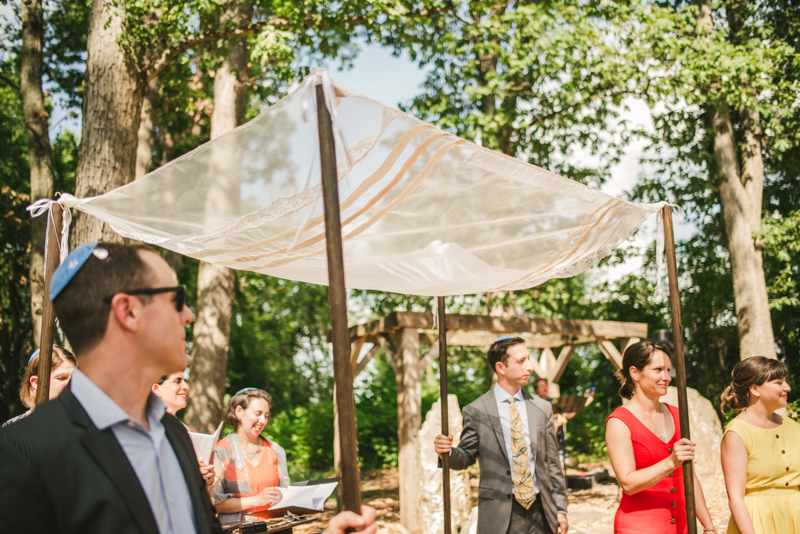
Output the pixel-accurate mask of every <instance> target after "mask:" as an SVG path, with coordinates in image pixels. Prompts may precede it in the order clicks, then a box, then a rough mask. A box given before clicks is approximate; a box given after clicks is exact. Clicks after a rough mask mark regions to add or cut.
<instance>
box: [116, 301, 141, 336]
mask: <svg viewBox="0 0 800 534" xmlns="http://www.w3.org/2000/svg"><path fill="white" fill-rule="evenodd" d="M141 309H142V303H141V301H140V300H139V299H137V298H135V297H132V296H130V295H126V294H125V293H117V294H116V295H114V297H113V298H112V299H111V318H112V319H113V320H114V321H115V322H116V323H118V324H119V325H120V327H121V328H122V329H124V330H129V331H132V332H137V331H138V330H139V318H140V315H141Z"/></svg>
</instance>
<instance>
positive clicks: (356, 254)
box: [60, 72, 664, 296]
mask: <svg viewBox="0 0 800 534" xmlns="http://www.w3.org/2000/svg"><path fill="white" fill-rule="evenodd" d="M322 74H323V75H324V76H325V78H326V79H327V75H326V74H325V73H324V72H323V73H322ZM319 76H320V73H319V72H316V73H314V74H313V75H312V76H310V77H309V78H308V79H307V80H306V81H305V82H304V83H303V84H302V85H301V86H300V87H299V88H298V89H297V90H295V91H294V92H292V93H291V94H290V95H288V96H287V97H285V98H284V99H282V100H281V101H280V102H278V103H277V104H275V105H274V106H272V107H270V108H269V109H267V110H266V111H264V112H263V113H262V114H261V115H259V116H258V117H256V118H255V119H253V120H251V121H250V122H248V123H247V124H245V125H243V126H241V127H239V128H237V129H236V130H234V131H232V132H230V133H228V134H226V135H223V136H220V137H218V138H216V139H214V140H212V141H210V142H208V143H206V144H205V145H203V146H201V147H199V148H197V149H196V150H194V151H192V152H190V153H188V154H186V155H184V156H182V157H180V158H178V159H176V160H174V161H172V162H171V163H169V164H167V165H165V166H163V167H161V168H159V169H158V170H156V171H154V172H152V173H150V174H148V175H147V176H145V177H143V178H141V179H139V180H137V181H136V182H133V183H131V184H128V185H126V186H124V187H120V188H118V189H115V190H113V191H111V192H109V193H106V194H104V195H100V196H97V197H92V198H85V199H77V198H75V197H71V196H69V195H65V196H64V197H62V199H61V200H60V203H61V204H62V205H64V206H65V207H73V208H76V209H79V210H81V211H84V212H86V213H89V214H91V215H93V216H95V217H97V218H99V219H101V220H103V221H105V222H107V223H109V224H110V225H112V226H113V228H114V229H115V230H116V231H117V232H118V233H119V234H120V235H122V236H124V237H128V238H132V239H136V240H140V241H144V242H146V243H151V244H155V245H159V246H162V247H164V248H167V249H170V250H173V251H175V252H178V253H180V254H184V255H186V256H191V257H193V258H197V259H200V260H203V261H206V262H210V263H215V264H218V265H224V266H227V267H231V268H233V269H242V270H248V271H255V272H259V273H264V274H268V275H270V276H276V277H280V278H286V279H291V280H299V281H304V282H311V283H315V284H327V283H328V270H327V260H326V243H325V225H324V220H323V205H322V198H321V197H322V191H321V186H320V185H319V184H320V182H319V175H320V161H319V145H318V133H317V122H316V110H315V105H316V104H315V100H314V94H315V93H314V91H315V89H314V86H315V82H314V80H313V79H314V78H317V77H319ZM330 87H331V86H330V85H328V89H329V91H328V96H329V97H330V100H331V102H329V104H328V107H329V108H331V107H332V106H333V105H335V108H334V110H333V113H332V115H333V123H334V132H335V134H336V145H337V161H338V166H339V168H338V171H339V172H338V174H339V177H338V178H339V199H340V209H341V222H342V238H343V243H344V259H345V275H346V286H347V287H349V288H358V289H377V290H383V291H392V292H396V293H405V294H413V295H433V296H446V295H457V294H471V293H480V292H486V291H497V290H514V289H524V288H528V287H533V286H536V285H539V284H541V283H543V282H545V281H547V280H549V279H551V278H563V277H568V276H573V275H576V274H578V273H580V272H582V271H584V270H585V269H587V268H588V267H590V266H591V265H593V264H595V263H596V262H598V261H599V260H600V259H602V258H603V257H605V256H606V255H608V254H609V253H610V252H611V251H612V250H613V249H614V248H615V247H616V246H618V245H619V244H620V243H621V242H622V241H624V240H625V239H627V238H628V237H629V236H631V235H632V234H633V233H634V232H635V231H636V230H637V229H638V228H639V226H640V225H641V224H642V222H643V221H644V220H645V219H646V218H647V217H648V216H649V215H650V214H651V213H654V212H656V211H658V210H660V209H661V208H662V207H663V206H664V204H637V203H632V202H627V201H625V200H620V199H617V198H614V197H611V196H609V195H606V194H604V193H601V192H600V191H597V190H595V189H592V188H589V187H586V186H584V185H581V184H579V183H577V182H574V181H572V180H569V179H567V178H563V177H561V176H558V175H556V174H553V173H551V172H548V171H546V170H544V169H541V168H538V167H536V166H533V165H529V164H527V163H524V162H522V161H519V160H517V159H514V158H511V157H508V156H504V155H502V154H499V153H497V152H494V151H492V150H488V149H485V148H483V147H480V146H478V145H476V144H474V143H471V142H469V141H466V140H464V139H461V138H459V137H456V136H454V135H452V134H450V133H447V132H445V131H442V130H440V129H438V128H436V127H435V126H433V125H431V124H427V123H425V122H423V121H421V120H418V119H415V118H414V117H411V116H409V115H407V114H405V113H402V112H400V111H398V110H396V109H392V108H389V107H387V106H384V105H382V104H379V103H377V102H375V101H373V100H370V99H369V98H365V97H363V96H361V95H359V94H357V93H355V92H353V91H351V90H349V89H347V88H345V87H342V86H340V85H336V84H334V86H333V87H335V97H334V96H333V95H332V94H331V93H332V91H330ZM333 101H335V104H334V102H333Z"/></svg>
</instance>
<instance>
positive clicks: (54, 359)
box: [19, 345, 78, 408]
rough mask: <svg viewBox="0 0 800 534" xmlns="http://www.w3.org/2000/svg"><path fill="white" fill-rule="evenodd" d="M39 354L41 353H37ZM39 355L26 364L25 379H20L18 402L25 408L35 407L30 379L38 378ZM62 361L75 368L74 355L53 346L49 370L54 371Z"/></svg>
mask: <svg viewBox="0 0 800 534" xmlns="http://www.w3.org/2000/svg"><path fill="white" fill-rule="evenodd" d="M39 354H41V352H40V353H39ZM39 354H37V355H36V356H34V357H33V358H31V361H30V362H29V363H28V368H27V369H25V377H24V378H23V379H22V384H20V387H19V400H21V401H22V404H24V405H25V406H26V407H27V408H33V407H34V406H36V394H35V393H34V391H33V388H31V377H32V376H39ZM64 360H67V361H69V362H70V363H72V365H75V366H77V365H78V362H77V360H75V355H73V354H72V353H71V352H70V351H68V350H67V349H65V348H63V347H59V346H58V345H53V353H52V356H50V365H51V366H52V367H51V369H55V368H56V367H58V366H59V365H61V364H62V363H63V361H64Z"/></svg>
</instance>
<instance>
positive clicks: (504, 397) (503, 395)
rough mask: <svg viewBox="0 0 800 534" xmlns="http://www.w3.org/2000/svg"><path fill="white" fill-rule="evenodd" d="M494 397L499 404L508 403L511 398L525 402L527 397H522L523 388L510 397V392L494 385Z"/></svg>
mask: <svg viewBox="0 0 800 534" xmlns="http://www.w3.org/2000/svg"><path fill="white" fill-rule="evenodd" d="M493 389H494V397H495V398H496V399H497V401H498V402H508V399H509V397H514V398H516V399H517V400H518V401H522V400H525V397H524V396H523V395H522V388H519V389H518V390H517V392H516V393H514V394H513V395H509V394H508V391H506V390H504V389H503V388H502V387H500V384H495V385H494V388H493Z"/></svg>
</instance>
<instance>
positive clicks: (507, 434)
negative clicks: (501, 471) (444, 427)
mask: <svg viewBox="0 0 800 534" xmlns="http://www.w3.org/2000/svg"><path fill="white" fill-rule="evenodd" d="M511 397H514V398H515V399H517V400H516V402H515V403H514V404H516V406H517V411H518V412H519V418H520V419H522V429H523V430H524V431H525V446H526V447H527V448H528V462H530V465H531V476H532V477H533V487H534V490H535V491H536V493H537V494H538V493H539V480H538V479H537V478H536V468H535V466H536V458H534V456H533V454H531V433H530V430H529V429H528V409H527V407H526V406H525V397H523V396H522V388H519V389H518V390H517V392H516V393H515V394H513V395H509V394H508V392H507V391H506V390H504V389H503V388H502V387H500V384H495V385H494V398H495V400H496V401H497V413H498V414H499V415H500V426H501V427H502V428H503V440H505V445H506V455H507V456H508V465H509V469H511V472H512V473H513V472H514V455H512V454H511V404H510V403H509V402H508V399H510V398H511ZM512 491H513V490H512Z"/></svg>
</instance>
